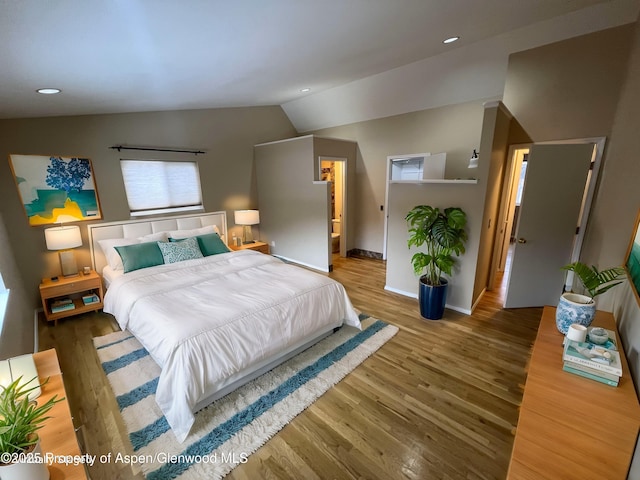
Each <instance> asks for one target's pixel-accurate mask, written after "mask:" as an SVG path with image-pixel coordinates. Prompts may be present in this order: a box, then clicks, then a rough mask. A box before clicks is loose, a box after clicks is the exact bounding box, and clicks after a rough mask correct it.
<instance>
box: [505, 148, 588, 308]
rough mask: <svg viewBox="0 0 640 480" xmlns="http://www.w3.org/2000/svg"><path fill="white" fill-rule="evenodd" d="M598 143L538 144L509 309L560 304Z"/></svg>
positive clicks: (524, 202) (512, 272) (525, 199)
mask: <svg viewBox="0 0 640 480" xmlns="http://www.w3.org/2000/svg"><path fill="white" fill-rule="evenodd" d="M594 147H595V144H593V143H586V144H579V145H560V144H555V145H533V146H532V147H531V150H530V152H529V161H528V167H527V175H526V178H525V181H524V191H523V194H522V205H521V207H520V208H521V213H520V222H519V225H518V231H517V232H516V246H515V250H514V253H513V261H512V265H511V270H510V274H509V281H508V284H507V294H506V299H505V304H504V306H505V307H506V308H519V307H540V306H543V305H556V304H557V303H558V299H559V298H560V295H561V294H562V287H563V284H564V277H565V272H564V271H563V270H560V267H562V266H563V265H566V264H568V263H570V262H571V254H572V250H573V245H574V240H575V238H576V227H577V225H578V223H579V217H580V211H581V207H582V202H583V198H584V197H585V187H586V182H587V178H588V173H589V168H590V164H591V160H592V158H593V152H594Z"/></svg>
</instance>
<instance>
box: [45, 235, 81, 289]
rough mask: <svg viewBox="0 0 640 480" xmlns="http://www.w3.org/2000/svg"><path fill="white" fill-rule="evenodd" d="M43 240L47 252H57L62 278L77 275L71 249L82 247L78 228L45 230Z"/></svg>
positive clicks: (74, 258)
mask: <svg viewBox="0 0 640 480" xmlns="http://www.w3.org/2000/svg"><path fill="white" fill-rule="evenodd" d="M44 238H45V240H46V242H47V248H48V249H49V250H59V255H60V267H61V269H62V276H63V277H72V276H74V275H78V265H77V263H76V257H75V254H74V252H73V250H72V249H73V248H76V247H79V246H81V245H82V236H81V235H80V227H77V226H75V225H68V226H62V225H61V226H59V227H52V228H47V229H46V230H45V231H44Z"/></svg>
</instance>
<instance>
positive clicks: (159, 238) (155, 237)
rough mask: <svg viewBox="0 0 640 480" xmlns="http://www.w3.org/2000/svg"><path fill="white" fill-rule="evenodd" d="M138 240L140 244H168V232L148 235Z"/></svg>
mask: <svg viewBox="0 0 640 480" xmlns="http://www.w3.org/2000/svg"><path fill="white" fill-rule="evenodd" d="M138 240H140V242H168V241H169V232H156V233H149V234H148V235H143V236H142V237H138Z"/></svg>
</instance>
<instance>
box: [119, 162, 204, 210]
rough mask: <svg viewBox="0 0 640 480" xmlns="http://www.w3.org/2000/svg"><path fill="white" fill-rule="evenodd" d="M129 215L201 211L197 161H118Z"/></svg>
mask: <svg viewBox="0 0 640 480" xmlns="http://www.w3.org/2000/svg"><path fill="white" fill-rule="evenodd" d="M120 168H121V169H122V177H123V179H124V188H125V190H126V192H127V201H128V202H129V211H130V212H131V216H133V217H135V216H141V215H157V214H165V213H172V212H184V211H189V210H203V209H204V207H203V206H202V193H201V190H200V174H199V172H198V164H197V163H196V162H169V161H163V160H120Z"/></svg>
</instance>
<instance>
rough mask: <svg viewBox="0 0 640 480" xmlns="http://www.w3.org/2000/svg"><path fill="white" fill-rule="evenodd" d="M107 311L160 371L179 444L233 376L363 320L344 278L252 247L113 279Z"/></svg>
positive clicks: (162, 402) (163, 404) (163, 402)
mask: <svg viewBox="0 0 640 480" xmlns="http://www.w3.org/2000/svg"><path fill="white" fill-rule="evenodd" d="M104 311H105V312H107V313H111V314H113V315H114V316H115V317H116V319H117V321H118V323H119V324H120V327H121V328H122V329H123V330H124V329H127V330H129V331H130V332H131V333H132V334H133V335H135V336H136V337H137V338H138V340H139V341H140V342H141V343H142V345H144V347H145V349H146V350H147V351H148V352H149V353H150V354H151V356H152V357H153V358H154V360H155V361H156V362H157V363H158V365H160V367H161V368H162V373H161V375H160V380H159V383H158V388H157V391H156V401H157V402H158V405H159V406H160V408H161V409H162V411H163V412H164V414H165V417H166V419H167V422H168V423H169V425H170V426H171V428H172V430H173V432H174V433H175V435H176V437H177V439H178V441H180V442H182V441H184V439H185V438H186V436H187V435H188V433H189V430H190V429H191V426H192V425H193V421H194V416H193V413H192V411H193V409H194V407H195V405H196V404H197V403H198V402H199V401H200V400H202V399H204V398H206V397H208V396H210V395H211V394H212V393H214V392H215V391H217V390H219V389H220V388H222V387H223V386H225V385H226V384H228V383H229V381H228V379H229V378H232V377H233V376H234V375H236V376H237V374H239V373H241V372H243V371H246V370H247V369H249V368H251V366H252V365H255V364H259V363H261V362H263V361H264V360H266V359H269V358H271V357H273V356H275V355H277V354H278V353H279V352H282V351H283V350H287V349H289V348H290V347H292V346H294V345H300V344H303V343H304V342H305V341H308V340H309V339H310V338H313V337H315V336H317V335H318V334H320V333H321V332H323V331H327V330H330V329H331V328H333V327H337V326H339V325H341V324H343V323H346V324H348V325H352V326H355V327H358V328H359V327H360V322H359V320H358V315H357V313H356V312H355V311H354V309H353V307H352V305H351V302H350V300H349V298H348V296H347V294H346V292H345V290H344V287H343V286H342V285H341V284H339V283H338V282H335V281H334V280H332V279H330V278H328V277H326V276H324V275H320V274H317V273H313V272H310V271H308V270H305V269H302V268H300V267H295V266H293V265H288V264H285V263H283V262H282V261H280V260H278V259H276V258H274V257H271V256H269V255H264V254H261V253H258V252H254V251H251V250H241V251H238V252H230V253H224V254H220V255H213V256H209V257H205V258H202V259H196V260H188V261H185V262H180V263H174V264H169V265H159V266H157V267H152V268H146V269H142V270H136V271H133V272H129V273H127V274H125V275H122V276H120V277H117V278H114V279H113V280H112V282H111V285H110V287H109V289H108V291H107V294H106V295H105V301H104Z"/></svg>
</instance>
